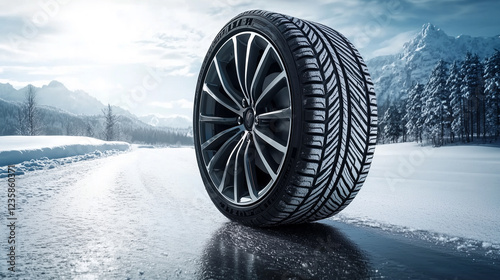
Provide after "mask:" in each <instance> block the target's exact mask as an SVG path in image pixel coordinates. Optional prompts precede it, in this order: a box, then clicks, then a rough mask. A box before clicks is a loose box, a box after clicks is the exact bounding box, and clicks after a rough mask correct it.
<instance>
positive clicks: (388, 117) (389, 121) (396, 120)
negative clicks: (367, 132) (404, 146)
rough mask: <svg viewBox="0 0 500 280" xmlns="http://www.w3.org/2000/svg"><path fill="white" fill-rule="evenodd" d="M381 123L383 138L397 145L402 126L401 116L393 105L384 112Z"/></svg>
mask: <svg viewBox="0 0 500 280" xmlns="http://www.w3.org/2000/svg"><path fill="white" fill-rule="evenodd" d="M382 122H383V124H384V136H385V138H387V139H389V141H391V142H392V143H397V142H398V139H399V137H400V136H401V134H402V131H401V127H402V126H401V115H400V112H399V110H398V108H397V107H396V106H395V105H390V106H389V108H388V109H387V111H385V114H384V117H383V120H382Z"/></svg>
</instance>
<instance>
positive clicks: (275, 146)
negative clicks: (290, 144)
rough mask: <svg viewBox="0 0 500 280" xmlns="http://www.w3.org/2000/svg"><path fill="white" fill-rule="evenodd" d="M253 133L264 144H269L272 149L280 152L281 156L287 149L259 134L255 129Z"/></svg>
mask: <svg viewBox="0 0 500 280" xmlns="http://www.w3.org/2000/svg"><path fill="white" fill-rule="evenodd" d="M254 132H255V134H256V135H257V136H259V138H261V139H262V140H263V141H264V142H266V143H267V144H269V145H270V146H271V147H273V148H274V149H276V150H278V151H280V152H281V153H283V154H284V153H285V152H286V148H287V147H286V146H284V145H282V144H280V143H278V142H277V141H275V140H274V139H272V138H271V137H269V136H267V135H266V134H265V133H263V132H261V131H260V130H258V129H257V128H255V129H254Z"/></svg>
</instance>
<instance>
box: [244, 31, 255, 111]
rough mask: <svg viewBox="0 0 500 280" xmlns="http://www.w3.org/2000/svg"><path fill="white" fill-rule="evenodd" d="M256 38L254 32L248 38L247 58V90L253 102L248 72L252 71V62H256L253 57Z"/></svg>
mask: <svg viewBox="0 0 500 280" xmlns="http://www.w3.org/2000/svg"><path fill="white" fill-rule="evenodd" d="M254 38H255V34H253V33H252V34H251V35H250V38H248V43H247V51H246V58H245V91H246V93H247V95H248V96H249V97H250V101H251V103H253V100H252V94H250V91H249V90H248V89H249V88H248V72H250V70H251V69H250V67H251V65H250V64H254V63H255V58H254V57H253V54H252V44H253V40H254Z"/></svg>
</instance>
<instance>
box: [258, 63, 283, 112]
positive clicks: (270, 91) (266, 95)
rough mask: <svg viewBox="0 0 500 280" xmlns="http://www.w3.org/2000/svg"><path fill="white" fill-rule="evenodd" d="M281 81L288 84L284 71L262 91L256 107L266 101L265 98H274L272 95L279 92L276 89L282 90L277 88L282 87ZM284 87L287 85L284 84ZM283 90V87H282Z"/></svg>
mask: <svg viewBox="0 0 500 280" xmlns="http://www.w3.org/2000/svg"><path fill="white" fill-rule="evenodd" d="M281 81H285V82H286V72H285V71H282V72H281V73H280V74H279V75H278V76H276V77H275V78H274V79H273V80H272V81H271V83H270V84H269V85H268V86H267V87H266V88H265V89H264V90H263V91H262V93H261V94H260V96H259V98H258V99H257V101H255V106H259V103H260V102H261V101H262V100H263V99H264V98H266V99H267V98H269V97H270V96H272V94H275V93H277V92H278V91H277V90H275V89H280V88H276V86H277V85H280V84H281V83H280V82H281ZM284 86H286V83H285V84H284ZM281 88H282V87H281Z"/></svg>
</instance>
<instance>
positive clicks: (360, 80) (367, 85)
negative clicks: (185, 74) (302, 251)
mask: <svg viewBox="0 0 500 280" xmlns="http://www.w3.org/2000/svg"><path fill="white" fill-rule="evenodd" d="M193 113H194V115H193V128H194V129H193V130H194V131H193V133H194V146H195V151H196V156H197V162H198V167H199V169H200V172H201V177H202V179H203V182H204V184H205V188H206V190H207V192H208V194H209V196H210V198H211V200H212V201H213V203H214V204H215V206H216V207H217V208H218V209H219V211H220V212H221V213H222V214H224V215H225V216H226V217H228V218H229V219H231V220H234V221H238V222H240V223H243V224H245V225H250V226H274V225H281V224H295V223H303V222H311V221H316V220H320V219H324V218H327V217H330V216H332V215H334V214H336V213H338V212H339V211H341V210H342V209H344V208H345V207H346V206H347V205H348V204H349V203H350V202H351V201H352V200H353V198H354V197H355V196H356V194H357V193H358V192H359V190H360V188H361V186H362V184H363V182H364V181H365V178H366V176H367V174H368V170H369V167H370V164H371V161H372V158H373V153H374V150H375V142H376V139H377V106H376V99H375V92H374V89H373V84H372V82H371V79H370V76H369V74H368V69H367V67H366V65H365V63H364V62H363V60H362V58H361V56H360V55H359V53H358V52H357V50H356V49H355V48H354V46H353V45H352V44H351V43H350V42H349V41H348V40H347V39H346V38H345V37H344V36H343V35H341V34H340V33H338V32H336V31H335V30H333V29H331V28H329V27H326V26H324V25H321V24H318V23H314V22H310V21H305V20H300V19H297V18H293V17H290V16H286V15H282V14H277V13H272V12H267V11H260V10H254V11H247V12H244V13H242V14H240V15H238V16H236V17H235V18H233V19H232V20H231V21H229V23H227V25H226V26H225V27H224V28H222V30H221V31H220V32H219V33H218V35H217V36H216V38H215V39H214V41H213V42H212V45H211V46H210V48H209V50H208V53H207V54H206V57H205V59H204V61H203V64H202V66H201V70H200V74H199V77H198V82H197V86H196V92H195V100H194V111H193Z"/></svg>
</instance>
